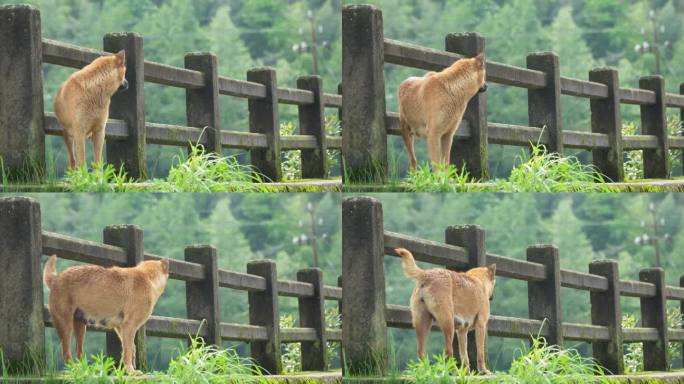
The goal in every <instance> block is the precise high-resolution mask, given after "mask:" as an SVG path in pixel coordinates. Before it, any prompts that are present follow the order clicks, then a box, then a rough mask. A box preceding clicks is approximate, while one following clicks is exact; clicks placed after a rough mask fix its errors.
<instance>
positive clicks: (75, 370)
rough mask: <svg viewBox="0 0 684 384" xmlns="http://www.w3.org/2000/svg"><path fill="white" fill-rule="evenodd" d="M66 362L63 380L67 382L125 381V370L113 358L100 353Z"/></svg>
mask: <svg viewBox="0 0 684 384" xmlns="http://www.w3.org/2000/svg"><path fill="white" fill-rule="evenodd" d="M90 360H91V361H90V362H88V359H86V358H85V357H83V358H81V359H78V360H72V361H70V362H69V363H67V366H66V369H65V371H64V381H66V382H67V383H88V384H110V383H111V384H113V383H125V382H126V379H125V376H126V370H125V369H124V368H123V367H122V366H120V365H119V364H117V363H116V362H115V361H114V359H113V358H111V357H109V356H104V354H102V353H100V354H97V355H94V356H91V358H90Z"/></svg>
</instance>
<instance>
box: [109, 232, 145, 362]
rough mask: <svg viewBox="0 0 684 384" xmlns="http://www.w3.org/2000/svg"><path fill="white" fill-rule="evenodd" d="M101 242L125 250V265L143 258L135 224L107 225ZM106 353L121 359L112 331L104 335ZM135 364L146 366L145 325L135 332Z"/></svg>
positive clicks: (140, 233)
mask: <svg viewBox="0 0 684 384" xmlns="http://www.w3.org/2000/svg"><path fill="white" fill-rule="evenodd" d="M102 237H103V243H104V244H108V245H113V246H115V247H120V248H123V249H124V251H125V252H126V259H127V261H126V265H125V267H135V266H136V265H138V264H139V263H141V262H142V261H143V260H145V249H144V245H143V230H142V228H140V227H138V226H137V225H128V224H125V225H109V226H107V227H105V229H104V231H103V233H102ZM106 344H107V347H106V350H107V355H108V356H111V357H112V358H113V359H114V361H117V362H118V361H119V360H121V357H122V356H121V353H122V351H121V340H120V339H119V337H118V336H117V335H116V333H115V332H113V331H108V332H107V336H106ZM135 349H136V353H135V359H136V360H135V366H136V369H138V370H141V371H144V370H145V369H146V366H147V357H146V356H147V353H146V351H145V326H144V325H143V326H142V327H140V329H139V330H138V332H137V333H136V334H135Z"/></svg>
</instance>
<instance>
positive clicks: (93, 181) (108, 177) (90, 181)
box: [64, 163, 133, 192]
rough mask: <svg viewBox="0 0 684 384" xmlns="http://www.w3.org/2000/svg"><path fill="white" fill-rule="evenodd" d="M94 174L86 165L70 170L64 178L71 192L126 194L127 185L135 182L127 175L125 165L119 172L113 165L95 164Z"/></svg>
mask: <svg viewBox="0 0 684 384" xmlns="http://www.w3.org/2000/svg"><path fill="white" fill-rule="evenodd" d="M92 167H93V170H92V172H91V171H89V170H88V168H87V167H86V166H85V165H84V166H81V167H80V168H78V169H70V170H68V171H67V174H66V176H65V177H64V183H65V186H66V189H67V190H68V191H69V192H126V190H127V188H126V184H128V183H132V182H133V180H132V179H130V178H129V177H128V176H127V175H126V171H124V169H123V165H122V166H121V168H119V170H118V171H117V170H116V169H115V168H114V166H113V165H111V164H106V165H105V164H102V163H93V165H92Z"/></svg>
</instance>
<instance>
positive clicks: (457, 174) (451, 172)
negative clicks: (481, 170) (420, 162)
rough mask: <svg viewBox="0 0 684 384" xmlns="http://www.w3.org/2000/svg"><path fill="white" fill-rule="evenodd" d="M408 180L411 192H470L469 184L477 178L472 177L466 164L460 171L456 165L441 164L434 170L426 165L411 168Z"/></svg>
mask: <svg viewBox="0 0 684 384" xmlns="http://www.w3.org/2000/svg"><path fill="white" fill-rule="evenodd" d="M407 182H408V184H409V187H408V189H409V191H411V192H468V190H469V188H468V186H467V184H469V183H476V182H477V180H476V179H474V178H471V177H470V175H469V174H468V172H467V171H466V170H465V166H463V168H461V170H460V171H458V170H457V169H456V166H454V165H449V166H446V167H445V166H439V167H437V168H436V169H435V170H434V171H433V170H431V169H430V166H429V165H426V166H418V168H417V169H415V170H410V171H409V174H408V179H407Z"/></svg>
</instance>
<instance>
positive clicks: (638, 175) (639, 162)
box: [622, 116, 683, 180]
mask: <svg viewBox="0 0 684 384" xmlns="http://www.w3.org/2000/svg"><path fill="white" fill-rule="evenodd" d="M682 123H683V122H682V121H681V120H680V119H679V118H678V117H677V116H672V117H670V118H669V119H668V120H667V133H668V135H669V136H681V135H682V131H683V126H682ZM640 132H641V130H640V129H639V125H638V124H637V123H635V122H627V123H624V124H622V136H633V135H639V134H640ZM668 161H669V163H670V169H672V168H673V167H677V166H678V165H679V164H680V163H681V150H670V151H669V153H668ZM624 169H625V177H626V178H627V180H638V179H643V178H644V152H643V151H640V150H637V151H626V152H625V162H624Z"/></svg>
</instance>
